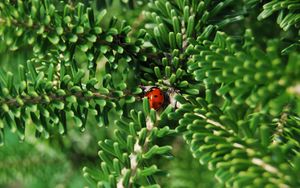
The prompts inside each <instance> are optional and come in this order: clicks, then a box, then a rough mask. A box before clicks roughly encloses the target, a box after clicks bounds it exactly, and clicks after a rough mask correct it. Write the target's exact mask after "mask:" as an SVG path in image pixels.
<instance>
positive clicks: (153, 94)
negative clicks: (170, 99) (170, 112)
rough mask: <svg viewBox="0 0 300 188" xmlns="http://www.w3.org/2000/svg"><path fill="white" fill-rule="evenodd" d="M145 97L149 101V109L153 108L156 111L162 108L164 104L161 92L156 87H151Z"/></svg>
mask: <svg viewBox="0 0 300 188" xmlns="http://www.w3.org/2000/svg"><path fill="white" fill-rule="evenodd" d="M145 97H147V98H148V100H149V105H150V108H153V109H155V110H158V109H160V108H161V107H162V105H163V104H164V100H165V97H164V94H163V92H162V91H161V89H159V88H157V87H152V88H151V89H150V90H149V91H148V92H147V93H146V95H145Z"/></svg>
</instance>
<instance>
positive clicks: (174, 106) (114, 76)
mask: <svg viewBox="0 0 300 188" xmlns="http://www.w3.org/2000/svg"><path fill="white" fill-rule="evenodd" d="M299 5H300V4H299V2H298V1H293V0H287V1H283V0H272V1H268V2H261V1H259V0H251V1H246V0H239V1H233V0H217V1H211V0H173V1H168V0H151V1H149V2H148V1H141V0H140V1H136V0H120V1H111V0H106V1H99V0H97V1H89V0H86V1H83V2H81V1H77V0H74V1H69V0H68V1H67V0H53V1H49V0H43V1H39V0H25V1H22V0H3V1H1V2H0V51H2V52H5V53H8V52H9V53H10V54H17V53H20V54H22V53H26V54H27V55H26V56H25V55H24V56H23V57H25V58H24V60H23V62H22V61H21V62H20V61H17V62H16V63H14V64H13V62H11V63H12V64H13V65H11V66H12V69H8V68H7V67H5V66H4V67H1V68H0V141H1V145H3V144H4V141H5V136H7V131H8V130H11V131H12V132H14V133H17V135H18V137H19V139H20V140H27V139H26V138H28V137H29V136H32V135H34V136H35V137H41V136H42V137H43V138H45V139H50V140H55V139H59V138H61V137H63V136H68V135H70V132H73V131H75V130H78V129H79V130H80V131H85V130H86V127H87V126H89V127H90V129H92V130H94V134H98V133H99V132H98V131H100V132H101V133H99V134H101V135H103V134H105V136H101V138H99V137H97V138H98V139H99V140H98V145H99V152H98V156H97V159H98V160H99V161H100V162H99V161H98V160H94V159H93V161H92V163H93V164H98V165H94V166H91V165H87V167H84V168H83V176H84V177H85V178H86V179H87V182H88V185H89V186H91V187H95V186H97V187H118V188H122V187H149V188H150V187H160V186H172V187H195V186H197V185H198V186H199V187H201V185H203V186H207V182H211V181H213V180H211V179H210V180H205V179H202V177H204V176H205V173H207V172H205V169H206V168H208V169H209V170H210V171H211V173H213V174H214V177H215V178H216V179H217V180H218V184H216V185H215V186H216V187H280V188H283V187H284V188H285V187H298V186H300V182H299V172H300V158H299V149H300V143H299V137H300V135H299V132H300V129H299V126H300V116H299V115H300V99H299V98H300V92H299V87H300V86H299V85H300V63H299V62H300V55H299V48H298V46H299V20H300V19H299V14H300V13H299V10H300V9H299V7H300V6H299ZM107 10H108V11H107ZM112 10H113V11H118V13H116V14H115V15H117V17H118V18H117V17H116V16H114V13H112V12H111V11H112ZM257 10H259V11H260V12H258V11H257ZM262 20H264V22H263V23H268V25H270V26H271V27H272V28H269V29H274V30H275V31H277V30H276V27H278V26H279V27H278V30H279V28H281V29H282V31H280V33H278V34H276V33H275V34H274V33H273V34H272V35H269V32H265V29H264V28H262V27H263V24H256V23H261V22H262ZM277 24H278V25H277ZM257 31H260V32H257ZM1 56H4V57H5V55H1ZM11 59H14V58H13V57H12V58H11ZM15 59H16V58H15ZM1 64H2V62H1ZM3 64H4V63H3ZM154 85H155V86H158V87H159V88H161V89H162V90H163V91H164V92H166V94H167V95H168V96H167V97H166V104H165V105H164V106H163V107H162V108H161V109H160V110H158V111H155V110H154V109H150V107H149V101H148V99H146V98H144V97H143V94H144V92H143V90H142V88H143V87H144V86H154ZM28 127H29V128H28ZM30 127H31V128H30ZM32 127H33V128H32ZM100 127H102V128H100ZM103 127H106V128H103ZM28 131H30V133H28ZM92 132H93V131H92ZM106 133H107V134H106ZM178 137H182V138H183V139H184V142H185V144H186V145H185V146H183V145H182V144H179V145H178ZM93 138H94V137H93ZM41 139H42V138H41ZM94 141H95V140H94ZM95 143H97V141H95ZM25 144H26V143H24V148H23V149H24V150H26V151H31V150H30V149H29V148H27V145H25ZM50 144H51V143H50ZM62 145H64V144H63V143H62ZM7 147H8V146H4V147H3V148H4V149H2V148H1V149H0V151H6V150H7ZM10 147H14V146H13V145H12V146H10ZM187 147H188V148H189V152H191V153H189V154H186V153H183V154H181V153H180V151H182V152H187V150H186V148H187ZM62 148H64V149H65V150H68V148H67V147H63V146H62ZM178 151H179V152H178ZM190 154H191V155H192V156H193V158H194V159H196V160H195V161H200V163H201V165H204V166H205V167H199V166H197V167H194V166H193V165H190V164H189V161H190V160H192V159H191V157H190V156H191V155H190ZM16 155H19V154H18V152H17V151H16ZM20 155H23V153H22V151H21V150H20ZM95 156H96V154H95ZM4 159H5V160H6V158H5V152H4ZM179 160H184V162H182V163H180V161H179ZM174 161H175V162H174ZM195 161H194V162H195ZM165 163H167V164H165ZM179 163H180V165H175V166H172V164H179ZM0 164H1V163H0ZM99 164H100V165H99ZM168 164H169V166H168ZM170 166H171V167H172V168H170ZM185 167H186V168H185ZM173 168H174V169H173ZM189 168H190V172H189ZM166 169H168V171H166ZM51 170H53V169H51ZM54 171H55V170H54ZM6 172H7V174H9V173H11V172H10V171H9V169H8V171H4V172H3V173H5V174H6ZM188 173H193V175H192V176H187V174H188ZM194 173H195V174H194ZM168 174H169V175H171V176H172V177H170V178H169V177H168ZM45 176H46V175H45ZM176 177H178V178H176ZM198 178H199V179H198ZM200 179H201V181H207V182H206V183H205V182H204V183H203V184H200V183H199V182H198V181H200ZM178 180H182V182H185V183H184V184H185V185H180V184H176V183H174V182H178Z"/></svg>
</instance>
